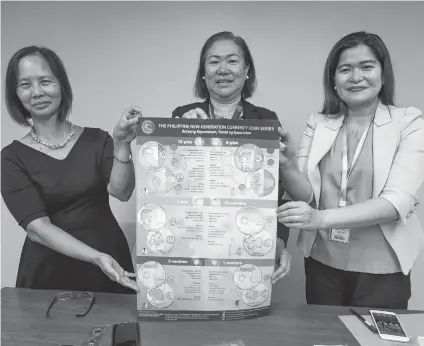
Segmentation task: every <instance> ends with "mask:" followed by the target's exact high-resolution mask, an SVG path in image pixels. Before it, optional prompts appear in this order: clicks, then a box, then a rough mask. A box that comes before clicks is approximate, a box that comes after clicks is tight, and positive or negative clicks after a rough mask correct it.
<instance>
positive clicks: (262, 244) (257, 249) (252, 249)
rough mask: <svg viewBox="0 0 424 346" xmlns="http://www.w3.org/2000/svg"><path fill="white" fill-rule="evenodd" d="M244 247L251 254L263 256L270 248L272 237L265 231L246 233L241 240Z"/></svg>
mask: <svg viewBox="0 0 424 346" xmlns="http://www.w3.org/2000/svg"><path fill="white" fill-rule="evenodd" d="M243 246H244V249H245V250H246V251H247V253H248V254H250V255H252V256H264V255H266V254H267V253H268V252H270V251H271V249H272V237H271V234H269V233H268V232H266V231H262V232H260V233H259V234H255V235H248V236H245V237H244V240H243Z"/></svg>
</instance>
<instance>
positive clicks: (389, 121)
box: [297, 103, 424, 275]
mask: <svg viewBox="0 0 424 346" xmlns="http://www.w3.org/2000/svg"><path fill="white" fill-rule="evenodd" d="M343 119H344V115H343V116H341V117H339V118H331V117H328V116H326V115H323V114H321V113H314V114H311V115H310V116H309V119H308V121H307V126H306V129H305V131H304V133H303V136H302V140H301V144H300V146H299V149H298V153H297V159H298V164H299V167H300V170H301V171H302V173H303V174H306V175H307V176H308V177H309V181H310V182H311V185H312V188H313V190H314V198H315V203H316V205H317V206H318V203H319V200H320V193H321V175H320V172H319V168H318V163H319V162H320V161H321V159H322V158H323V157H324V156H325V154H326V153H327V152H328V151H329V150H330V149H331V147H332V145H333V143H334V141H335V139H336V137H337V134H338V133H339V130H340V128H341V126H342V124H343ZM373 162H374V181H373V183H374V184H373V186H374V191H373V196H374V198H377V197H382V198H385V199H387V200H388V201H389V202H391V203H392V204H393V206H394V207H395V208H396V210H397V211H398V213H399V220H398V221H392V222H387V223H382V224H379V226H380V228H381V230H382V232H383V234H384V236H385V238H386V239H387V241H388V242H389V244H390V246H391V247H392V248H393V250H394V252H395V253H396V255H397V257H398V260H399V263H400V266H401V268H402V272H403V273H404V274H405V275H406V274H408V273H409V271H410V270H411V269H412V267H413V265H414V262H415V260H416V259H417V258H418V255H419V253H420V251H421V250H422V249H423V247H424V233H423V230H422V228H421V225H420V222H419V220H418V217H417V215H416V214H415V207H416V206H417V205H418V197H417V194H418V191H419V189H420V187H421V186H422V184H423V182H424V117H423V114H422V112H421V111H420V110H418V109H416V108H413V107H408V108H397V107H393V106H389V107H387V106H385V105H383V104H381V103H379V105H378V108H377V111H376V114H375V118H374V124H373ZM316 236H317V231H305V230H300V233H299V238H298V240H297V246H298V247H299V249H300V250H301V252H302V253H303V254H304V256H305V257H309V255H310V252H311V248H312V245H313V243H314V241H315V238H316Z"/></svg>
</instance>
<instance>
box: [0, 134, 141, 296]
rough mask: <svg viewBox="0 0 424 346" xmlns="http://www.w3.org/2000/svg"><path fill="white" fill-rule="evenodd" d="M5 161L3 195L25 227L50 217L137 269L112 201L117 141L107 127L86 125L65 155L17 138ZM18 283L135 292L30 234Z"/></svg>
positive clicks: (129, 268) (4, 152)
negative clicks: (55, 155)
mask: <svg viewBox="0 0 424 346" xmlns="http://www.w3.org/2000/svg"><path fill="white" fill-rule="evenodd" d="M1 165H2V166H1V193H2V196H3V199H4V201H5V203H6V206H7V207H8V209H9V210H10V212H11V213H12V215H13V216H14V218H15V219H16V221H17V222H18V223H19V225H20V226H21V227H22V228H23V229H26V227H27V225H28V224H29V223H30V222H31V221H33V220H35V219H38V218H41V217H44V216H48V217H50V220H51V222H52V224H54V225H56V226H58V227H60V228H61V229H63V230H64V231H66V232H68V233H69V234H71V235H72V236H73V237H75V238H77V239H79V240H80V241H82V242H83V243H85V244H87V245H89V246H91V247H93V248H94V249H97V250H98V251H101V252H104V253H107V254H109V255H111V256H112V257H113V258H114V259H115V260H116V261H118V263H119V264H120V265H121V266H122V267H123V268H124V270H126V271H129V272H133V271H134V269H133V264H132V260H131V253H130V250H129V246H128V243H127V240H126V238H125V235H124V233H123V232H122V230H121V228H120V227H119V224H118V222H117V221H116V219H115V217H114V216H113V214H112V211H111V209H110V206H109V194H108V192H107V185H108V183H109V178H110V173H111V170H112V165H113V140H112V138H111V137H110V135H109V134H108V133H107V132H105V131H103V130H101V129H95V128H85V129H84V130H83V132H82V133H81V135H80V137H79V138H78V140H77V142H76V143H75V144H74V146H73V147H72V149H71V151H70V152H69V154H68V156H67V157H66V158H65V159H64V160H58V159H55V158H53V157H51V156H49V155H46V154H44V153H42V152H39V151H37V150H36V149H33V148H31V147H29V146H27V145H25V144H23V143H21V142H19V141H13V142H12V143H11V144H10V145H8V146H7V147H5V148H3V150H2V151H1ZM6 231H7V230H6ZM16 287H25V288H35V289H58V290H81V291H101V292H113V293H134V292H133V291H132V290H130V289H128V288H126V287H123V286H121V285H120V284H118V283H116V282H114V281H112V280H110V279H109V278H108V277H107V276H106V275H105V274H104V273H103V272H102V271H101V269H100V268H99V267H97V266H96V265H94V264H91V263H87V262H84V261H80V260H76V259H73V258H70V257H67V256H65V255H62V254H60V253H58V252H56V251H53V250H51V249H50V248H47V247H46V246H44V245H41V244H39V243H36V242H33V241H32V240H30V239H29V238H28V237H26V239H25V243H24V246H23V249H22V254H21V259H20V263H19V270H18V276H17V279H16Z"/></svg>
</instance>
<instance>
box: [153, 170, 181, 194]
mask: <svg viewBox="0 0 424 346" xmlns="http://www.w3.org/2000/svg"><path fill="white" fill-rule="evenodd" d="M176 180H177V179H176V178H175V176H174V173H173V172H172V171H171V170H170V169H169V168H168V167H159V168H152V169H151V170H150V171H149V172H148V173H147V186H148V187H149V188H150V191H151V192H153V193H167V192H168V191H171V190H172V189H173V188H174V185H175V182H176Z"/></svg>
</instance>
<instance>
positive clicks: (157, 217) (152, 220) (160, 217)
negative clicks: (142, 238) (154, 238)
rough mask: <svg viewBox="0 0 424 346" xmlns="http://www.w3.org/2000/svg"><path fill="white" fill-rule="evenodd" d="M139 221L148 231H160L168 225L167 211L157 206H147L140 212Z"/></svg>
mask: <svg viewBox="0 0 424 346" xmlns="http://www.w3.org/2000/svg"><path fill="white" fill-rule="evenodd" d="M137 220H138V223H139V225H140V226H142V227H144V228H145V229H146V230H148V231H151V230H156V229H160V228H162V227H163V226H165V224H166V214H165V210H163V208H162V207H160V206H158V205H157V204H150V203H148V204H145V205H143V206H142V207H141V208H140V210H139V211H138V215H137Z"/></svg>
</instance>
